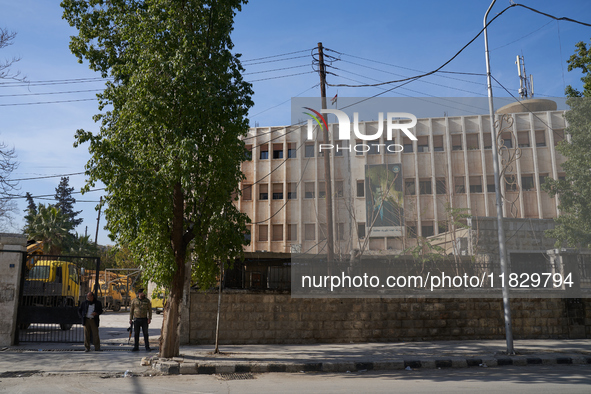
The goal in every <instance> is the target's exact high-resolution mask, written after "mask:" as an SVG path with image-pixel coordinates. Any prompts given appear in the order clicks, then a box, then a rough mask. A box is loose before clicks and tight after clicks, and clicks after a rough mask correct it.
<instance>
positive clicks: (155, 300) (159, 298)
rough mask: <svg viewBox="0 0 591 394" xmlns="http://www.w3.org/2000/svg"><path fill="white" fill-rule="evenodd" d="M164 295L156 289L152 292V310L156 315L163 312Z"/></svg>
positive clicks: (160, 290) (162, 291)
mask: <svg viewBox="0 0 591 394" xmlns="http://www.w3.org/2000/svg"><path fill="white" fill-rule="evenodd" d="M165 300H166V294H165V292H164V290H162V289H156V290H154V291H153V292H152V309H153V310H154V312H156V314H161V313H162V311H163V310H164V302H165Z"/></svg>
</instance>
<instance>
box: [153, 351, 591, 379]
mask: <svg viewBox="0 0 591 394" xmlns="http://www.w3.org/2000/svg"><path fill="white" fill-rule="evenodd" d="M149 361H150V362H151V365H152V369H154V370H156V371H158V372H160V373H162V374H165V375H179V374H182V375H213V374H229V373H268V372H284V373H297V372H348V373H350V372H367V371H393V370H415V369H443V368H471V367H480V368H487V367H501V366H511V365H515V366H526V365H555V364H562V365H568V364H591V356H578V355H577V356H565V355H560V356H545V355H539V356H512V357H510V356H499V357H483V358H477V357H470V358H462V357H454V358H445V359H443V358H441V359H440V358H436V359H424V360H420V359H392V360H390V361H377V362H373V361H367V362H316V363H312V362H308V363H267V362H244V363H228V362H225V363H221V362H211V361H209V362H194V361H192V362H184V360H183V359H180V358H174V359H153V360H149Z"/></svg>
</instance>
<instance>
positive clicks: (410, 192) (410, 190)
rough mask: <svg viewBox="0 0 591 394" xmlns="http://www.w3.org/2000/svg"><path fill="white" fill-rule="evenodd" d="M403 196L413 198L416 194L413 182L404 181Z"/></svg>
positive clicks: (412, 180)
mask: <svg viewBox="0 0 591 394" xmlns="http://www.w3.org/2000/svg"><path fill="white" fill-rule="evenodd" d="M404 194H406V195H407V196H414V195H415V194H416V188H415V180H414V179H412V178H407V179H405V180H404Z"/></svg>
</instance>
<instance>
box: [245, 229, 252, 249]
mask: <svg viewBox="0 0 591 394" xmlns="http://www.w3.org/2000/svg"><path fill="white" fill-rule="evenodd" d="M251 227H252V226H251V225H250V224H247V225H246V232H245V233H244V240H245V241H248V244H247V245H250V241H251V239H252V230H251Z"/></svg>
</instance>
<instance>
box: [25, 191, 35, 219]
mask: <svg viewBox="0 0 591 394" xmlns="http://www.w3.org/2000/svg"><path fill="white" fill-rule="evenodd" d="M25 196H26V198H27V209H25V212H26V213H29V212H32V213H34V214H36V213H37V205H36V204H35V200H33V196H31V193H29V192H27V193H26V195H25Z"/></svg>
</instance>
